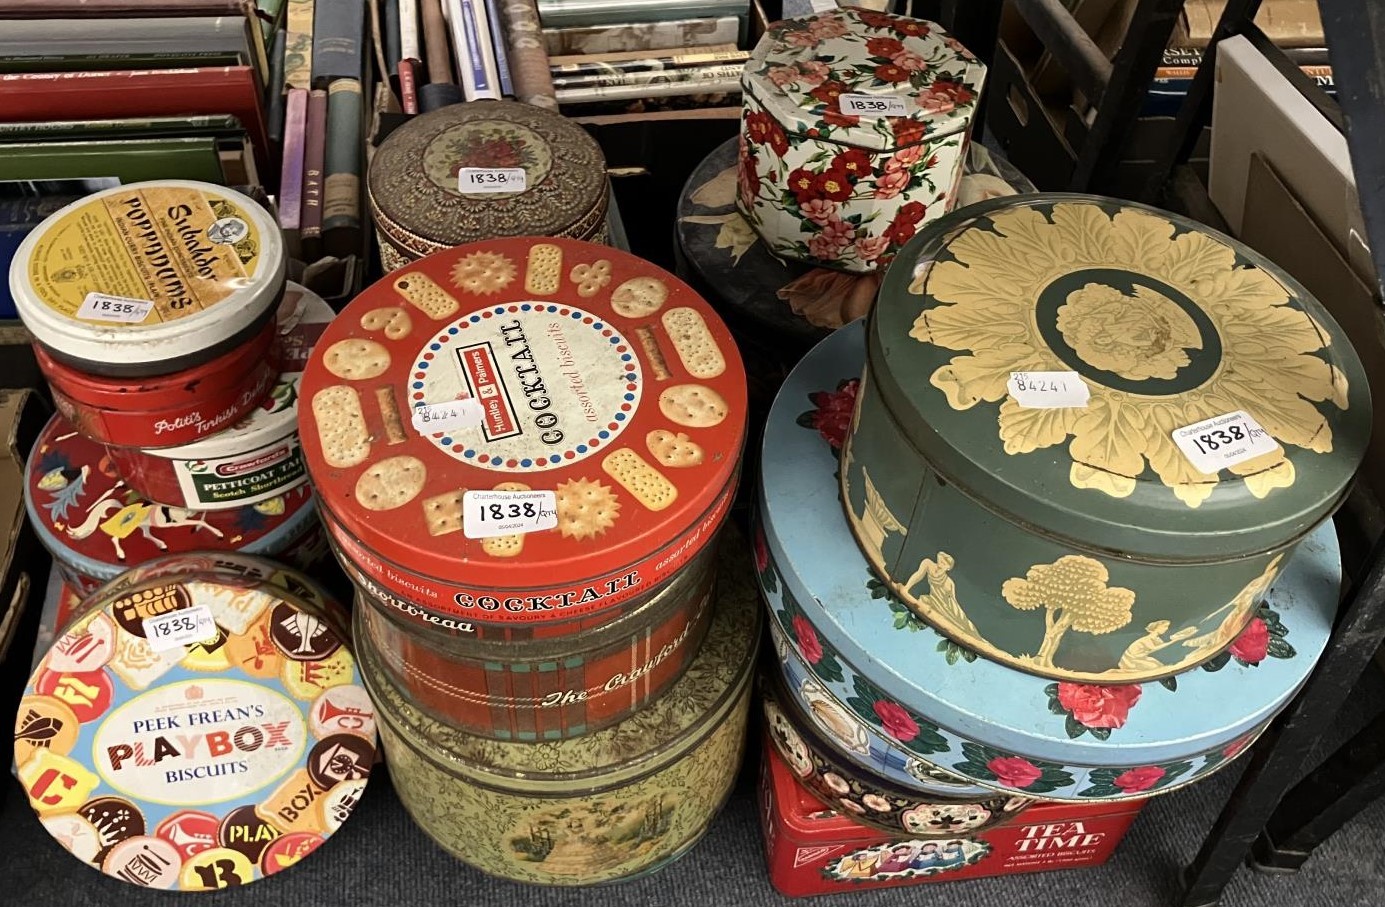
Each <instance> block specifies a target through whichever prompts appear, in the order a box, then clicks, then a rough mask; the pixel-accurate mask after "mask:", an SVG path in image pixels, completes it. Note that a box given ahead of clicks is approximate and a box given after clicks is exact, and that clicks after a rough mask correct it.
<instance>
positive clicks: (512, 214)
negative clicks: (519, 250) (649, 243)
mask: <svg viewBox="0 0 1385 907" xmlns="http://www.w3.org/2000/svg"><path fill="white" fill-rule="evenodd" d="M366 187H367V191H368V198H369V201H370V205H371V208H372V212H373V213H374V214H375V215H376V217H375V220H376V223H377V224H378V226H379V227H380V230H381V231H382V232H383V233H384V234H385V235H386V236H387V237H388V238H389V239H391V240H392V241H393V242H395V243H396V244H398V245H401V246H403V247H405V248H408V249H409V250H410V251H412V252H414V253H415V254H418V255H425V254H428V253H430V252H434V251H437V250H438V249H439V248H442V247H446V246H457V245H461V244H463V243H469V242H476V241H477V240H482V239H488V238H491V237H497V236H573V237H575V238H577V239H587V238H590V237H591V236H592V235H594V234H595V233H596V231H597V230H598V228H599V227H600V225H601V223H603V222H604V221H605V211H606V206H607V202H608V200H609V190H608V184H607V179H606V159H605V157H604V156H603V155H602V153H601V148H600V146H598V145H597V144H596V141H595V140H594V139H593V138H592V137H591V136H590V135H588V134H587V132H586V131H585V130H584V129H582V128H581V127H580V126H577V125H576V124H574V123H572V122H571V121H570V120H568V119H566V118H564V117H562V116H560V115H559V114H557V113H555V112H553V111H549V110H543V109H541V108H538V107H534V106H532V105H529V104H520V103H517V102H515V101H490V100H481V101H472V102H470V103H467V104H453V105H450V106H448V107H442V108H439V109H438V110H434V111H431V112H429V113H424V114H421V115H419V116H416V117H413V118H412V119H410V120H409V121H408V122H406V123H404V124H403V125H402V126H400V127H399V128H398V129H396V130H394V131H393V132H391V133H390V134H389V137H388V138H386V139H385V140H384V141H383V142H381V143H380V147H379V148H378V149H377V150H376V152H375V154H374V156H373V157H372V158H371V161H370V169H369V173H368V174H367V178H366Z"/></svg>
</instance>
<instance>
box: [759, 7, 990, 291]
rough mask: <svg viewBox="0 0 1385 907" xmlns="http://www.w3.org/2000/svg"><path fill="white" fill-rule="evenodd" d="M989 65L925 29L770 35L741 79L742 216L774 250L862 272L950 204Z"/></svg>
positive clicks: (832, 26) (854, 21) (834, 27)
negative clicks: (742, 102)
mask: <svg viewBox="0 0 1385 907" xmlns="http://www.w3.org/2000/svg"><path fill="white" fill-rule="evenodd" d="M985 73H986V70H985V67H984V66H982V65H981V63H980V62H978V61H977V59H976V58H975V57H973V56H972V55H971V54H970V53H968V52H967V50H966V49H965V48H964V47H962V45H961V44H959V43H958V42H957V41H956V40H955V39H954V38H952V37H950V36H949V35H948V34H947V33H946V32H944V31H943V30H942V29H941V28H939V27H938V26H937V25H935V24H933V23H931V22H924V21H922V20H919V19H908V18H904V17H900V16H893V15H890V14H888V13H880V12H873V11H870V10H863V9H853V8H846V9H834V10H832V11H830V12H825V13H820V14H818V15H816V16H810V17H806V18H797V19H788V20H785V21H783V22H780V23H777V24H776V25H774V26H773V27H772V28H770V29H769V30H768V31H766V32H765V35H764V37H762V38H761V39H760V43H759V44H758V45H756V47H755V52H754V53H753V54H752V55H751V57H750V60H749V62H748V63H747V64H746V67H745V74H744V75H743V76H742V77H741V86H742V89H743V95H744V105H743V108H742V114H741V143H740V157H739V170H740V181H739V184H740V193H739V198H738V205H739V207H740V210H741V212H742V213H743V214H744V215H745V216H746V218H747V219H748V220H749V221H750V225H751V226H752V227H753V228H754V229H755V232H756V233H758V234H759V235H760V238H761V239H763V240H764V242H765V245H766V246H768V247H769V249H770V251H772V252H773V253H774V254H776V255H779V256H781V257H783V258H791V259H797V260H800V261H806V262H809V263H812V264H815V265H820V266H823V267H832V268H840V269H843V270H846V271H855V272H866V271H872V270H875V269H876V268H878V267H881V266H882V265H884V264H886V263H887V262H888V261H889V260H890V259H891V258H893V257H894V255H895V254H896V253H897V252H898V251H899V249H900V247H902V246H903V245H904V244H905V243H906V242H908V241H909V239H910V238H911V237H913V235H914V233H915V231H917V230H918V229H919V227H920V225H922V224H924V223H927V222H928V221H930V220H933V219H935V218H937V217H939V216H940V215H942V214H944V213H945V212H946V211H947V210H948V209H949V208H951V206H952V202H953V200H954V199H955V198H956V195H957V187H958V184H959V181H960V179H961V176H962V162H963V159H964V158H965V156H966V151H967V143H968V139H969V136H970V130H971V116H972V112H973V111H974V110H975V107H976V102H977V99H978V97H979V95H980V92H981V84H982V81H983V80H984V78H985Z"/></svg>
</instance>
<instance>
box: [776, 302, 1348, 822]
mask: <svg viewBox="0 0 1385 907" xmlns="http://www.w3.org/2000/svg"><path fill="white" fill-rule="evenodd" d="M864 334H865V331H864V329H863V327H862V325H861V324H860V323H859V322H857V323H854V324H851V325H848V326H846V327H844V328H842V329H841V330H839V331H837V332H836V333H835V334H833V335H832V336H831V337H829V338H828V339H826V340H824V341H823V342H822V343H821V344H819V345H818V346H817V347H816V348H815V349H814V350H813V351H812V352H810V353H809V354H808V356H807V358H805V359H804V360H803V361H802V363H800V365H799V366H798V368H796V369H795V370H794V372H793V373H792V374H791V375H790V376H789V379H788V380H787V381H786V382H785V384H784V387H783V389H782V390H781V391H780V394H779V397H778V399H777V400H776V401H775V404H774V407H773V410H772V411H771V413H770V418H769V422H768V425H767V428H766V432H765V449H766V451H773V460H772V462H773V463H774V467H773V468H767V469H764V470H763V471H762V474H761V477H760V479H761V502H760V503H761V521H762V531H763V535H762V536H761V537H759V539H758V541H757V545H760V546H762V547H761V548H760V552H759V556H758V558H757V563H758V566H759V569H760V581H761V590H762V593H763V595H764V597H765V599H766V601H767V603H768V605H769V607H770V611H771V613H772V614H773V618H772V619H774V620H775V621H777V622H778V624H779V627H780V628H781V629H782V630H783V635H784V636H785V637H787V638H788V640H789V641H790V643H791V644H792V645H793V646H794V648H795V649H796V651H797V652H798V654H799V655H800V656H801V657H802V658H803V660H804V661H806V662H807V663H808V664H809V665H810V666H811V668H812V670H813V672H814V675H815V677H816V679H817V680H818V681H820V682H821V683H822V684H823V686H825V687H826V688H827V689H828V690H829V691H830V692H831V693H832V694H833V696H834V697H835V698H836V699H837V700H838V701H839V702H841V703H843V704H844V705H846V706H847V707H848V708H849V709H851V711H852V712H853V713H854V714H856V715H857V716H858V717H860V718H861V719H862V720H864V721H866V722H867V723H869V724H871V725H873V726H875V727H878V728H880V729H881V730H882V731H883V732H884V733H886V734H888V735H890V736H892V737H894V738H895V739H896V740H898V741H900V742H901V744H902V745H903V746H905V747H906V748H907V749H909V750H910V751H912V752H914V753H917V754H918V755H919V756H920V758H923V759H926V760H928V761H929V762H931V763H933V764H934V765H937V766H939V767H941V768H943V769H946V770H947V771H950V772H954V773H956V774H958V775H961V776H963V777H965V778H968V779H970V780H972V781H974V782H976V783H978V784H981V785H984V786H987V787H992V788H996V789H999V790H1004V791H1010V792H1014V793H1018V794H1025V795H1029V796H1041V797H1044V798H1047V799H1056V800H1070V799H1080V800H1086V799H1118V798H1125V797H1137V796H1148V795H1149V794H1153V793H1163V792H1165V791H1167V790H1170V789H1172V788H1173V787H1176V786H1178V785H1181V784H1184V783H1187V782H1188V781H1191V780H1195V779H1197V778H1199V777H1201V776H1203V775H1205V774H1206V773H1208V772H1210V771H1212V770H1213V769H1215V768H1217V767H1219V766H1221V765H1222V764H1224V763H1225V762H1226V761H1227V760H1228V759H1229V758H1230V757H1232V756H1234V755H1236V754H1237V753H1239V752H1241V751H1242V750H1243V749H1244V747H1245V746H1246V745H1247V744H1248V743H1249V741H1250V740H1251V739H1253V738H1254V736H1255V735H1256V734H1258V733H1259V731H1260V730H1261V729H1263V727H1264V726H1265V725H1266V724H1267V723H1268V721H1269V720H1270V719H1271V718H1272V717H1273V716H1274V715H1276V714H1277V713H1278V712H1279V711H1280V710H1281V709H1282V708H1283V707H1284V706H1285V705H1286V704H1287V703H1288V702H1289V700H1290V698H1291V697H1292V696H1293V694H1294V693H1295V691H1297V689H1298V688H1299V686H1300V685H1301V684H1302V683H1303V681H1304V680H1305V679H1306V678H1307V677H1308V674H1309V673H1310V671H1311V670H1312V667H1313V665H1314V663H1315V662H1316V661H1317V659H1318V656H1319V655H1320V654H1321V653H1322V650H1323V647H1324V645H1325V644H1326V641H1327V636H1328V633H1329V632H1330V630H1331V628H1332V620H1333V615H1334V614H1335V612H1336V606H1337V600H1338V595H1339V591H1340V586H1341V576H1342V573H1341V561H1340V555H1339V551H1338V547H1337V541H1336V535H1335V533H1334V532H1333V527H1332V525H1331V524H1330V523H1327V524H1324V525H1323V526H1321V527H1319V528H1318V529H1317V530H1316V531H1315V532H1314V533H1313V534H1312V535H1310V536H1309V537H1308V538H1307V539H1306V540H1305V541H1304V542H1303V544H1302V545H1300V546H1299V548H1298V550H1297V551H1296V552H1295V553H1294V554H1293V556H1292V558H1291V559H1290V560H1289V561H1288V563H1287V565H1286V567H1285V568H1284V570H1283V571H1281V573H1280V575H1279V576H1278V578H1277V579H1276V581H1275V583H1274V585H1273V586H1272V587H1271V588H1270V590H1269V593H1268V595H1267V597H1266V601H1265V603H1264V604H1263V605H1261V606H1260V607H1259V608H1258V609H1257V611H1256V612H1255V616H1254V617H1253V618H1252V619H1251V621H1250V624H1249V626H1248V627H1247V628H1246V629H1245V630H1244V631H1242V633H1241V635H1240V636H1239V637H1238V638H1237V639H1236V641H1235V642H1233V643H1232V644H1231V646H1230V648H1229V649H1228V650H1227V652H1226V653H1224V654H1223V655H1221V656H1218V657H1217V658H1216V659H1214V660H1213V661H1211V662H1209V663H1208V664H1206V665H1204V666H1201V667H1197V668H1193V669H1192V670H1189V671H1185V672H1183V673H1181V674H1178V675H1176V676H1175V677H1172V678H1168V679H1166V680H1164V681H1162V682H1150V683H1145V684H1140V685H1133V684H1132V685H1122V686H1116V685H1111V686H1103V685H1097V684H1084V683H1058V682H1054V681H1050V680H1046V679H1044V678H1040V677H1036V676H1033V675H1030V674H1026V673H1024V672H1022V671H1018V670H1016V669H1014V668H1009V667H1006V666H1004V665H1001V664H999V663H997V662H993V661H990V660H987V659H985V658H981V657H978V656H977V655H976V654H975V653H974V652H971V651H968V650H965V649H962V648H960V647H958V646H956V645H955V644H953V643H951V642H950V641H948V640H947V639H945V638H944V637H942V636H940V635H939V634H938V633H937V632H936V631H934V630H933V629H931V628H929V627H928V626H927V625H925V624H923V623H922V622H921V621H919V620H918V619H917V618H916V617H915V616H914V615H913V613H912V612H911V611H910V610H909V609H908V608H907V607H905V606H904V605H903V604H902V603H898V602H895V601H893V600H892V599H891V597H890V596H889V595H888V594H887V592H886V590H885V589H884V587H883V586H882V584H881V583H880V582H879V581H878V580H877V579H876V577H875V575H874V573H873V572H872V570H871V568H870V566H869V564H868V563H867V561H866V559H865V557H864V555H862V554H861V553H860V549H859V548H858V547H857V546H856V544H855V542H854V539H853V536H852V533H851V530H850V527H849V526H848V524H847V520H846V516H845V514H844V513H843V511H842V506H841V502H840V501H839V500H838V498H837V494H836V482H837V480H836V477H835V474H836V472H837V470H838V468H839V466H840V463H839V461H838V455H837V453H836V452H835V451H834V449H833V446H832V444H830V443H829V441H828V440H826V438H825V437H824V435H826V436H828V437H831V438H832V439H833V441H835V442H836V443H840V442H841V440H842V437H843V435H844V433H845V429H846V417H845V416H841V415H840V414H841V413H842V412H850V409H849V404H848V405H847V406H846V408H845V409H843V407H842V402H843V399H844V398H847V397H849V396H850V395H851V393H852V391H853V388H852V387H851V385H850V384H848V383H847V382H849V381H850V380H851V379H853V378H854V376H856V375H858V374H859V373H860V368H861V365H862V362H863V359H864V355H865V337H864ZM844 385H845V386H844ZM810 398H811V399H810ZM834 413H836V414H838V416H839V418H836V419H834V418H832V416H833V414H834ZM800 420H801V421H800ZM815 428H816V429H819V430H815ZM935 568H936V571H935V576H936V579H935V582H934V584H933V586H932V588H933V589H934V590H935V592H936V594H938V595H946V594H947V589H948V588H949V587H948V583H947V568H946V565H945V564H941V563H939V564H936V565H935Z"/></svg>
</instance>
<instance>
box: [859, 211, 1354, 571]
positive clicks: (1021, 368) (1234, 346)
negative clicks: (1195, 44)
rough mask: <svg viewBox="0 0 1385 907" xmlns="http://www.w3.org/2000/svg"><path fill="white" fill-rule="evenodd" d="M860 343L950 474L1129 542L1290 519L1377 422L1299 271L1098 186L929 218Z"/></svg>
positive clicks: (1261, 543) (1339, 488) (1341, 490)
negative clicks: (1100, 193)
mask: <svg viewBox="0 0 1385 907" xmlns="http://www.w3.org/2000/svg"><path fill="white" fill-rule="evenodd" d="M867 362H868V368H867V372H868V376H869V381H870V382H873V383H875V384H876V385H877V387H878V392H879V393H880V395H881V397H882V399H883V400H884V401H885V402H886V405H887V406H888V408H889V410H890V411H891V413H892V415H893V417H894V419H895V420H896V421H897V422H898V423H899V425H900V427H901V429H902V430H903V432H904V433H905V435H906V436H907V437H908V438H910V440H911V441H912V443H913V444H914V446H916V447H917V448H918V450H919V451H920V452H921V453H922V454H923V455H924V456H925V457H926V458H927V459H928V460H929V461H930V463H931V464H932V465H933V466H934V467H935V468H936V469H937V471H938V472H939V473H940V475H941V477H942V478H943V479H944V480H946V481H949V482H951V483H953V484H954V485H955V486H957V487H959V488H960V489H961V490H962V491H963V492H964V493H966V494H968V495H969V496H971V497H972V498H973V499H976V500H978V501H980V502H982V503H983V504H985V505H986V506H987V507H989V508H990V509H993V510H997V511H999V512H1001V513H1004V514H1006V515H1007V517H1008V518H1009V519H1011V520H1012V521H1019V522H1022V523H1023V524H1027V525H1030V526H1034V527H1038V528H1039V529H1040V530H1042V531H1044V532H1046V533H1048V534H1051V535H1055V536H1059V537H1065V538H1067V539H1070V540H1073V541H1074V542H1076V543H1078V544H1084V543H1085V544H1086V545H1089V546H1096V547H1099V548H1102V549H1113V548H1114V549H1117V550H1120V551H1122V552H1125V553H1126V554H1128V555H1129V556H1133V557H1137V558H1141V557H1142V558H1151V559H1159V558H1177V559H1180V560H1182V559H1191V560H1207V559H1211V560H1219V559H1223V558H1228V557H1235V556H1238V555H1245V554H1250V553H1254V552H1258V551H1264V550H1267V549H1270V548H1273V547H1275V546H1277V545H1282V544H1284V543H1286V542H1289V541H1293V540H1295V539H1297V538H1299V537H1300V536H1302V535H1303V534H1304V533H1306V532H1307V531H1309V530H1310V529H1311V528H1312V527H1313V526H1314V525H1316V524H1317V523H1319V522H1320V521H1321V520H1323V519H1324V518H1326V517H1327V516H1328V515H1330V514H1331V512H1332V511H1333V510H1334V509H1335V508H1336V507H1337V505H1338V504H1339V503H1340V502H1341V500H1342V498H1343V496H1344V494H1345V491H1346V488H1347V486H1348V484H1349V482H1350V480H1351V478H1352V476H1353V474H1354V473H1355V471H1356V469H1357V466H1358V465H1359V464H1360V462H1361V459H1362V456H1363V455H1364V451H1365V447H1366V442H1367V440H1368V438H1369V435H1370V421H1371V400H1370V392H1369V389H1368V387H1367V382H1366V377H1365V374H1364V372H1363V370H1362V367H1361V363H1360V360H1359V359H1358V358H1357V355H1356V352H1355V350H1354V349H1353V348H1352V346H1351V344H1350V342H1349V341H1348V340H1347V337H1346V335H1345V333H1344V332H1343V331H1342V329H1341V328H1340V327H1339V326H1338V325H1337V323H1336V322H1335V321H1333V320H1332V317H1331V316H1330V315H1329V314H1328V313H1327V312H1326V311H1325V310H1324V309H1323V307H1322V305H1321V304H1319V303H1318V302H1317V300H1315V299H1314V298H1313V297H1312V296H1311V295H1310V294H1309V293H1308V291H1307V290H1305V289H1304V288H1303V287H1302V286H1301V285H1300V284H1299V283H1298V282H1296V281H1295V280H1294V279H1293V278H1291V277H1290V276H1289V275H1287V274H1286V273H1284V272H1283V271H1282V270H1280V269H1279V268H1278V267H1277V266H1276V265H1274V264H1273V263H1272V262H1270V261H1269V260H1267V259H1266V258H1264V257H1263V256H1261V255H1259V254H1257V253H1256V252H1254V251H1253V250H1251V249H1249V248H1247V247H1246V246H1244V245H1242V244H1241V243H1239V242H1237V241H1236V240H1234V239H1232V238H1230V237H1228V236H1225V235H1223V234H1221V233H1217V232H1215V231H1213V230H1210V229H1208V228H1206V227H1204V226H1202V225H1200V224H1196V223H1194V222H1192V221H1190V220H1187V219H1185V218H1182V217H1179V216H1177V215H1174V214H1170V213H1168V212H1164V211H1160V210H1158V209H1155V208H1150V207H1146V206H1143V205H1137V204H1132V203H1129V202H1123V201H1117V200H1114V199H1105V198H1099V197H1095V196H1084V195H1063V194H1043V195H1029V196H1015V197H1010V198H1004V199H996V200H993V201H988V202H983V203H981V204H978V205H972V206H970V207H968V208H966V209H964V210H962V211H959V212H957V213H955V214H952V215H950V216H948V217H945V218H943V219H941V220H939V221H937V222H936V223H934V224H933V225H931V226H930V227H929V228H928V229H927V230H925V231H924V232H923V233H921V234H920V235H919V236H918V237H917V238H915V239H914V240H913V241H912V242H911V243H910V244H909V245H908V246H907V247H906V248H905V249H904V250H903V252H902V253H901V254H900V256H899V258H898V259H897V260H896V261H895V263H894V264H893V265H892V266H891V267H890V270H889V272H888V273H887V275H886V277H885V280H884V283H883V285H882V287H881V291H880V298H879V303H878V304H877V305H876V306H875V309H874V314H873V316H872V320H871V323H870V326H869V331H868V353H867Z"/></svg>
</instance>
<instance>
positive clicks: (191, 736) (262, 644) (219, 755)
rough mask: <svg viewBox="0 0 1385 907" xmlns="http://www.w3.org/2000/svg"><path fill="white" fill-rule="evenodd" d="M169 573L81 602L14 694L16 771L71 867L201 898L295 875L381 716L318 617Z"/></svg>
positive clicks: (210, 574) (258, 588) (213, 574)
mask: <svg viewBox="0 0 1385 907" xmlns="http://www.w3.org/2000/svg"><path fill="white" fill-rule="evenodd" d="M196 560H197V559H196V558H194V559H193V561H194V563H195V562H196ZM178 561H179V559H178V558H177V557H174V558H169V559H167V560H165V561H163V562H162V563H161V565H156V567H157V568H158V569H156V570H155V571H154V572H156V573H157V572H161V571H163V572H164V574H165V575H163V576H161V577H158V578H152V579H148V578H146V579H143V580H140V581H136V582H134V583H119V582H117V583H115V584H113V586H111V587H108V588H107V589H105V590H103V591H102V592H99V593H98V594H97V595H96V596H94V597H93V598H92V599H90V600H89V601H88V602H87V603H86V607H87V608H88V610H87V611H86V613H85V614H84V615H82V616H81V617H79V618H78V619H77V620H76V621H75V622H74V623H73V624H72V626H71V627H70V628H69V629H68V630H67V631H66V632H65V633H64V634H63V635H62V636H61V637H60V638H59V639H58V640H57V641H56V642H55V643H54V645H53V647H52V649H51V650H50V651H49V653H48V654H47V655H46V656H45V657H44V659H43V661H42V662H41V663H40V665H39V668H38V670H37V671H36V672H35V673H34V675H33V677H32V678H31V680H30V682H29V685H28V687H27V688H26V690H25V695H24V698H23V699H22V700H21V702H20V706H19V715H18V720H17V723H16V727H15V760H16V764H17V766H18V773H19V779H20V783H21V784H22V785H23V787H24V790H25V792H26V794H27V795H28V798H29V803H30V805H31V806H32V807H33V809H34V811H35V812H36V813H38V816H39V819H40V821H41V822H42V823H43V825H44V827H45V828H46V829H47V830H48V831H49V833H51V834H52V835H53V836H54V837H55V838H57V839H58V840H59V841H60V842H61V843H62V844H63V846H64V847H65V848H67V849H68V850H69V851H70V852H71V853H72V854H73V855H74V856H76V857H77V858H78V859H80V860H81V861H82V862H84V863H86V864H88V865H91V866H93V867H95V868H97V869H100V870H101V871H102V872H104V873H106V874H107V875H111V876H114V877H116V878H118V879H121V880H122V881H125V882H129V883H130V884H132V885H138V886H141V887H147V888H162V889H178V890H183V891H208V890H216V889H221V888H229V887H232V886H238V885H244V884H248V883H250V882H253V881H256V880H258V879H261V878H263V877H265V876H267V875H271V874H273V873H275V872H279V871H280V870H282V869H286V868H288V867H291V866H293V865H294V864H295V863H297V862H298V861H299V860H300V859H302V858H303V857H305V856H307V855H308V854H310V853H312V851H314V850H315V849H317V847H319V846H320V845H321V844H322V843H323V841H324V840H325V839H326V838H328V837H329V836H331V835H332V834H333V833H334V832H335V831H336V830H337V829H338V828H339V827H340V826H341V824H342V823H343V822H344V821H346V819H347V818H348V817H349V816H350V815H351V812H352V810H353V809H354V807H355V805H356V803H357V802H358V801H359V799H360V797H361V794H362V792H363V790H364V788H365V785H366V782H367V780H368V778H369V775H370V771H371V768H372V766H373V763H374V760H375V719H374V708H373V706H372V705H371V702H370V699H369V698H368V697H367V696H366V694H365V690H364V689H363V688H362V687H361V685H360V676H359V674H358V673H357V670H356V666H355V662H354V660H353V658H352V656H351V652H350V650H349V648H348V638H347V637H346V636H345V635H344V634H343V633H342V631H341V629H340V627H339V626H337V625H336V624H335V622H334V621H333V620H332V616H331V615H330V614H329V613H327V612H324V611H321V610H319V609H318V608H317V607H316V606H315V605H313V604H312V603H311V602H310V601H309V600H307V599H304V598H300V597H298V596H296V595H293V594H291V593H290V592H288V591H286V590H285V589H284V588H282V587H280V586H277V585H274V584H272V583H269V582H256V581H253V580H250V579H248V578H246V577H244V576H237V575H234V574H228V573H226V572H223V571H217V570H210V571H206V572H199V571H197V570H195V569H188V570H186V571H185V570H183V565H181V564H180V563H179V562H178ZM305 582H306V581H305V580H302V578H301V577H300V578H298V583H299V584H300V585H301V584H303V583H305Z"/></svg>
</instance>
